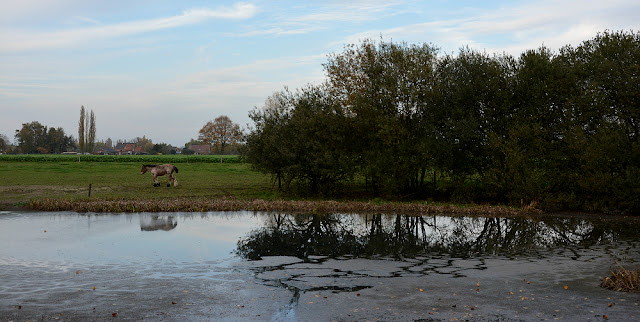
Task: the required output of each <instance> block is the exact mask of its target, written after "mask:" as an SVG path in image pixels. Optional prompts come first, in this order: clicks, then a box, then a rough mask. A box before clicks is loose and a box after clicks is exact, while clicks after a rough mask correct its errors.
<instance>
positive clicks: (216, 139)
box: [198, 115, 242, 154]
mask: <svg viewBox="0 0 640 322" xmlns="http://www.w3.org/2000/svg"><path fill="white" fill-rule="evenodd" d="M198 133H199V135H198V140H199V141H202V142H203V143H205V144H212V145H213V146H215V147H216V148H217V149H218V152H219V153H220V154H224V149H225V148H226V147H227V146H228V145H233V144H236V143H238V142H240V140H242V131H241V130H240V125H238V124H235V123H233V122H232V121H231V119H230V118H229V117H228V116H225V115H222V116H218V117H217V118H216V119H215V120H213V121H209V122H207V123H206V124H205V125H204V126H203V127H202V129H200V132H198Z"/></svg>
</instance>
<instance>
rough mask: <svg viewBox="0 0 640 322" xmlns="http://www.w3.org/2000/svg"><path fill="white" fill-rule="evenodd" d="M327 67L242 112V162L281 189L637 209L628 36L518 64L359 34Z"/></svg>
mask: <svg viewBox="0 0 640 322" xmlns="http://www.w3.org/2000/svg"><path fill="white" fill-rule="evenodd" d="M324 67H325V70H326V73H327V78H328V79H327V82H326V84H325V85H324V86H323V87H322V88H321V89H320V88H311V89H304V90H301V91H299V92H297V93H296V94H290V93H288V92H284V93H277V94H276V95H275V96H274V97H272V98H270V100H268V104H265V108H264V109H256V110H254V111H253V112H252V114H251V116H252V118H253V120H254V122H255V123H256V128H255V129H254V130H253V131H252V132H251V133H250V134H249V135H248V140H247V143H248V144H247V147H246V148H247V149H246V151H245V155H246V157H247V161H248V162H250V163H251V164H252V165H253V166H254V168H255V169H259V170H261V171H263V172H265V173H271V174H272V175H273V176H274V178H277V179H286V180H285V181H286V182H287V184H286V185H285V186H286V187H288V182H291V180H293V179H296V180H297V182H299V183H300V184H301V186H305V187H307V188H309V189H310V190H311V191H314V192H323V190H324V191H326V189H319V188H318V187H326V186H327V185H330V186H336V185H339V184H343V183H346V182H348V181H353V178H363V180H362V181H364V185H365V186H366V188H367V189H369V188H372V192H373V193H374V195H386V196H391V197H395V198H416V197H424V198H434V199H444V198H446V199H452V198H453V199H456V200H458V201H476V202H486V201H492V202H500V203H503V202H506V203H509V204H512V205H529V204H540V205H542V206H543V207H545V208H547V209H577V210H589V211H607V212H622V213H638V212H640V197H638V196H639V195H640V176H639V174H640V150H639V148H640V82H639V81H638V79H639V77H640V34H638V33H634V32H608V31H607V32H604V33H601V34H598V35H597V36H596V37H594V38H593V39H591V40H588V41H585V42H584V43H582V44H580V45H579V46H578V47H576V48H572V47H569V46H567V47H564V48H562V49H561V50H560V52H559V53H553V52H551V51H550V50H549V49H547V48H545V47H541V48H538V49H536V50H528V51H526V52H524V53H523V54H521V55H520V56H519V57H518V58H517V59H516V58H513V57H511V56H508V55H502V56H498V55H493V56H489V55H487V54H484V53H479V52H476V51H473V50H471V49H469V48H462V49H461V50H460V52H459V53H458V54H457V55H455V56H453V55H445V56H443V57H439V56H438V55H437V49H435V48H434V47H432V46H430V45H427V44H424V45H407V44H405V43H400V44H396V43H385V42H380V43H378V44H376V43H374V42H373V41H369V40H367V41H364V42H363V43H361V44H360V45H349V46H347V47H345V49H344V51H343V52H342V53H339V54H334V55H331V56H330V57H329V60H328V62H327V63H325V64H324ZM274 102H277V103H278V104H275V105H274V104H273V103H274ZM274 106H275V107H274ZM429 174H432V176H430V175H429Z"/></svg>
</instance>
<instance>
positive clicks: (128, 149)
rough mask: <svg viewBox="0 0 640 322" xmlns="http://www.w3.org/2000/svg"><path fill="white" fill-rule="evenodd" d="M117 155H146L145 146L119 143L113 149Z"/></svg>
mask: <svg viewBox="0 0 640 322" xmlns="http://www.w3.org/2000/svg"><path fill="white" fill-rule="evenodd" d="M113 149H114V150H115V151H116V154H119V155H123V154H146V152H145V151H144V147H143V146H137V145H136V144H135V143H118V144H116V146H115V147H114V148H113Z"/></svg>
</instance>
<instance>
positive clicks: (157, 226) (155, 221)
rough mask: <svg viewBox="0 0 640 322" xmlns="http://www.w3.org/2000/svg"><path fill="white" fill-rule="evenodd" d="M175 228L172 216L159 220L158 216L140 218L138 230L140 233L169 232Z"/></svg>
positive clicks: (175, 224) (175, 223)
mask: <svg viewBox="0 0 640 322" xmlns="http://www.w3.org/2000/svg"><path fill="white" fill-rule="evenodd" d="M176 226H178V223H177V222H175V221H174V217H173V216H169V217H167V218H160V217H158V216H151V217H140V230H142V231H155V230H164V231H169V230H171V229H174V228H176Z"/></svg>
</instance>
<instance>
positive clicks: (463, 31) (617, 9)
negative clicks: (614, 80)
mask: <svg viewBox="0 0 640 322" xmlns="http://www.w3.org/2000/svg"><path fill="white" fill-rule="evenodd" d="M630 12H635V13H636V14H640V3H636V2H633V1H623V0H619V1H544V2H535V3H533V4H525V5H521V6H509V7H502V8H500V9H499V10H491V11H481V10H473V11H464V15H462V16H458V15H456V14H455V13H452V15H451V16H452V18H449V19H443V20H435V21H428V22H422V23H414V24H410V25H404V26H398V27H394V28H388V29H382V30H369V31H364V32H360V33H357V34H353V35H350V36H348V37H347V38H344V39H342V40H341V41H337V42H333V43H331V45H332V46H336V45H338V44H340V45H341V44H347V43H359V42H360V41H362V40H364V39H379V37H380V36H382V37H383V38H384V39H385V40H389V39H393V40H396V39H397V40H402V41H407V42H409V43H422V42H429V43H433V44H434V45H436V46H440V47H442V48H443V49H444V51H445V52H446V53H451V52H452V51H456V50H457V49H458V48H460V47H462V46H469V47H471V48H473V49H476V50H487V51H490V53H491V52H495V53H502V52H507V53H511V54H514V55H517V54H519V53H521V52H522V51H524V50H526V49H535V48H538V47H539V46H541V45H543V44H544V45H545V46H547V47H550V48H552V49H557V48H559V47H560V46H563V45H567V44H573V45H577V44H578V43H579V42H581V41H583V40H586V39H589V38H591V37H593V36H595V34H596V33H597V32H599V31H604V30H605V29H616V28H622V27H627V28H628V26H634V27H635V28H636V30H637V29H638V27H640V20H637V15H634V14H631V13H630Z"/></svg>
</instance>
